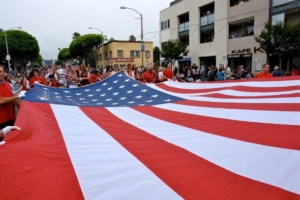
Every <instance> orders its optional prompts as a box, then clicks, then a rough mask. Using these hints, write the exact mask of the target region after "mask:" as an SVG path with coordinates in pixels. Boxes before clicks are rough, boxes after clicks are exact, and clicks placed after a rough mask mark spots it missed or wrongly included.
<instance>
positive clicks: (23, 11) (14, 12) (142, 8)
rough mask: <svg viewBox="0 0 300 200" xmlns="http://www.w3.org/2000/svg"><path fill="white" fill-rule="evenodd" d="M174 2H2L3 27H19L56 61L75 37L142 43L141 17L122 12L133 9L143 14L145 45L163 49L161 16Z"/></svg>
mask: <svg viewBox="0 0 300 200" xmlns="http://www.w3.org/2000/svg"><path fill="white" fill-rule="evenodd" d="M171 1H172V0H0V8H1V9H0V19H1V23H0V27H1V28H3V29H8V28H11V27H15V26H19V27H22V29H23V30H24V31H26V32H28V33H29V34H31V35H32V36H34V37H35V38H36V39H37V41H38V43H39V46H40V53H41V55H42V56H43V58H44V59H56V58H57V54H58V48H65V47H69V44H70V42H71V41H72V34H73V33H74V32H79V33H80V34H81V35H84V34H88V33H99V32H97V31H96V30H90V29H88V27H95V28H98V29H100V30H101V31H103V32H104V35H107V37H108V38H110V37H113V38H115V39H116V40H128V39H129V36H130V35H135V36H136V37H137V40H140V35H141V26H140V22H141V21H140V20H139V19H135V18H139V15H138V13H136V12H134V11H132V10H121V9H120V7H121V6H125V7H129V8H133V9H135V10H137V11H138V12H140V13H141V14H143V22H144V41H153V42H154V44H153V45H154V46H158V45H159V32H157V33H151V34H147V33H148V32H153V31H159V26H160V25H159V12H160V11H161V10H163V9H165V8H167V7H169V5H170V2H171Z"/></svg>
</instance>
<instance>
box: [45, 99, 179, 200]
mask: <svg viewBox="0 0 300 200" xmlns="http://www.w3.org/2000/svg"><path fill="white" fill-rule="evenodd" d="M51 107H52V110H53V112H54V115H55V117H56V119H57V122H58V124H59V127H60V129H61V132H62V135H63V138H64V140H65V143H66V146H67V149H68V153H69V155H70V158H71V161H72V164H73V166H74V169H75V172H76V175H77V178H78V181H79V184H80V186H81V189H82V192H83V195H84V197H85V199H117V198H120V197H122V199H145V197H147V198H151V197H152V198H153V199H155V200H156V199H182V198H181V197H180V196H178V194H177V193H175V192H174V191H173V190H172V189H171V188H169V187H168V186H167V185H166V184H165V183H164V182H162V181H161V180H160V179H159V178H158V177H157V176H156V175H155V174H153V173H152V172H151V171H150V170H149V169H148V168H147V167H145V166H144V165H143V164H142V163H141V162H140V161H139V160H137V159H136V158H135V157H134V156H133V155H131V154H130V153H129V152H128V151H127V150H126V149H125V148H123V147H122V146H121V145H120V144H119V143H118V142H117V141H115V140H114V139H113V138H112V137H111V136H110V135H109V134H108V133H107V132H105V131H104V130H103V129H102V128H100V127H99V126H98V125H96V124H95V123H94V122H93V121H92V120H91V119H90V118H88V117H87V116H86V115H85V114H84V113H83V112H82V111H81V110H80V109H79V108H78V107H74V106H64V105H55V104H51ZM72 116H76V117H72ZM149 193H151V195H149Z"/></svg>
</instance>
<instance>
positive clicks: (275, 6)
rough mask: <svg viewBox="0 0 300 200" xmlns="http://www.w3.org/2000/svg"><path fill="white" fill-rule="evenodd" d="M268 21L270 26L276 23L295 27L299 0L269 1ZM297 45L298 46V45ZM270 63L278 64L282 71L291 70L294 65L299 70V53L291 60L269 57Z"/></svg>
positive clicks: (298, 20) (299, 11)
mask: <svg viewBox="0 0 300 200" xmlns="http://www.w3.org/2000/svg"><path fill="white" fill-rule="evenodd" d="M270 5H271V9H270V20H271V21H272V24H276V23H277V22H283V23H288V24H291V25H296V24H298V23H299V22H300V0H271V4H270ZM298 45H299V44H298ZM270 63H271V64H273V63H274V64H273V65H275V64H278V63H279V64H278V65H279V66H281V68H282V69H283V70H284V71H287V72H288V71H289V70H291V66H293V65H295V66H296V67H297V68H298V70H299V69H300V52H299V53H298V56H294V57H293V58H292V60H289V59H288V58H285V57H283V58H282V60H281V61H278V60H276V59H273V58H272V57H270Z"/></svg>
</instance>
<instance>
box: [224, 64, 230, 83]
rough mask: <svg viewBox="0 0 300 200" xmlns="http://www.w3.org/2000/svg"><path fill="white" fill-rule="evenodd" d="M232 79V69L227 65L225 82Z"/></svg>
mask: <svg viewBox="0 0 300 200" xmlns="http://www.w3.org/2000/svg"><path fill="white" fill-rule="evenodd" d="M230 77H231V69H230V67H229V65H226V68H225V80H230Z"/></svg>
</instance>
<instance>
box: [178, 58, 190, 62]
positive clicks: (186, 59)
mask: <svg viewBox="0 0 300 200" xmlns="http://www.w3.org/2000/svg"><path fill="white" fill-rule="evenodd" d="M190 61H191V58H182V59H180V60H178V62H190Z"/></svg>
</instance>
